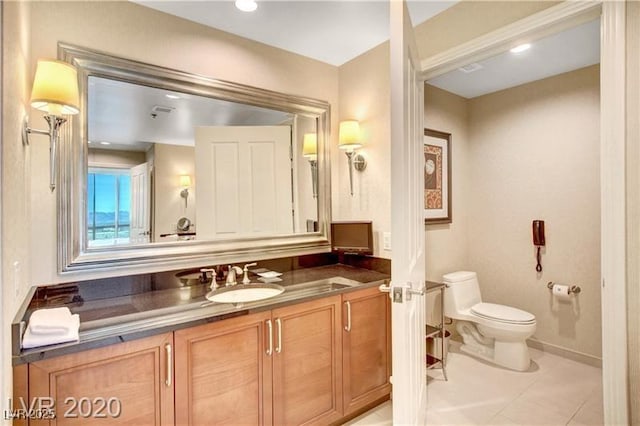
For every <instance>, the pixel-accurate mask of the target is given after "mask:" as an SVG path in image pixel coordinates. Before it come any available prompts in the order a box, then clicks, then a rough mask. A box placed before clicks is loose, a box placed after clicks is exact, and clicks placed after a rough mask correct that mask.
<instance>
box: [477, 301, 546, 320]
mask: <svg viewBox="0 0 640 426" xmlns="http://www.w3.org/2000/svg"><path fill="white" fill-rule="evenodd" d="M470 311H471V314H472V315H474V316H477V317H479V318H483V319H487V320H491V321H496V322H501V323H504V324H521V325H528V324H535V322H536V317H535V316H534V315H533V314H531V313H529V312H526V311H523V310H521V309H516V308H512V307H511V306H505V305H498V304H495V303H484V302H483V303H477V304H475V305H474V306H472V307H471V309H470Z"/></svg>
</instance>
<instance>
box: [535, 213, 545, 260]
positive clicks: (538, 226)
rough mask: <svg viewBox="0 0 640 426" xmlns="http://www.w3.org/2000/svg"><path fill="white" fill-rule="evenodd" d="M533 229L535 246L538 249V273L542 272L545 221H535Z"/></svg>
mask: <svg viewBox="0 0 640 426" xmlns="http://www.w3.org/2000/svg"><path fill="white" fill-rule="evenodd" d="M532 228H533V245H534V246H537V247H538V254H537V256H536V259H537V261H538V264H537V265H536V271H538V272H542V264H541V263H540V262H541V258H540V248H541V247H542V246H544V245H545V242H544V220H534V221H533V224H532Z"/></svg>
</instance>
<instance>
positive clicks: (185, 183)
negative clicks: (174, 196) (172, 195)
mask: <svg viewBox="0 0 640 426" xmlns="http://www.w3.org/2000/svg"><path fill="white" fill-rule="evenodd" d="M180 186H181V187H182V190H181V191H180V196H181V197H182V198H184V208H185V209H186V208H187V200H188V199H189V187H190V186H191V176H189V175H180Z"/></svg>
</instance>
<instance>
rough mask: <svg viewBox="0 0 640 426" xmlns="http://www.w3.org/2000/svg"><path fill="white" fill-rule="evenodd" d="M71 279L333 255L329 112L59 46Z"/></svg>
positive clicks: (63, 206)
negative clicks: (73, 83) (64, 74)
mask: <svg viewBox="0 0 640 426" xmlns="http://www.w3.org/2000/svg"><path fill="white" fill-rule="evenodd" d="M58 56H59V57H60V59H62V60H64V61H67V62H70V63H72V64H73V65H75V67H76V68H77V70H78V79H79V85H80V92H81V113H80V115H79V116H77V117H76V118H74V119H73V125H72V126H69V129H68V130H67V133H66V134H65V135H64V137H63V140H62V142H61V144H60V160H61V165H62V167H61V173H60V174H59V182H58V188H59V191H58V206H59V209H58V212H59V217H58V248H59V269H60V271H61V272H70V271H78V270H99V269H102V268H113V267H127V266H132V265H137V266H145V265H149V266H152V265H160V264H161V265H163V266H168V267H169V266H171V267H182V266H185V267H186V266H195V265H196V264H198V263H201V264H204V263H222V262H233V261H240V260H247V259H260V258H267V257H276V256H278V255H282V256H286V255H292V254H307V253H317V252H321V251H328V250H329V247H330V245H329V232H330V231H329V229H330V227H329V226H328V225H329V223H330V200H329V194H330V173H329V148H328V143H327V142H326V140H327V138H328V134H329V112H330V108H329V104H328V103H327V102H324V101H318V100H314V99H308V98H302V97H298V96H292V95H286V94H282V93H277V92H272V91H268V90H263V89H259V88H255V87H250V86H244V85H240V84H236V83H230V82H225V81H220V80H215V79H211V78H207V77H202V76H197V75H192V74H188V73H184V72H181V71H176V70H172V69H167V68H162V67H158V66H154V65H150V64H144V63H140V62H136V61H132V60H127V59H123V58H118V57H114V56H111V55H108V54H105V53H101V52H96V51H91V50H87V49H83V48H78V47H75V46H70V45H64V44H60V45H59V48H58Z"/></svg>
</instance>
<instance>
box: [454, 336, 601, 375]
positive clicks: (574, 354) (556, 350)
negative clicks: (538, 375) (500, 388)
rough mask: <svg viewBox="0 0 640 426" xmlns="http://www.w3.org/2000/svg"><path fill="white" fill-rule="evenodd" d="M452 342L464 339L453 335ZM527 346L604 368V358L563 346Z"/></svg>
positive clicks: (532, 341) (531, 341)
mask: <svg viewBox="0 0 640 426" xmlns="http://www.w3.org/2000/svg"><path fill="white" fill-rule="evenodd" d="M451 340H452V341H454V342H457V343H459V344H462V339H461V338H460V335H453V333H452V336H451ZM527 346H529V347H530V348H533V349H538V350H539V351H542V352H547V353H550V354H553V355H558V356H560V357H562V358H567V359H570V360H572V361H576V362H580V363H582V364H587V365H590V366H592V367H598V368H602V358H598V357H596V356H593V355H589V354H585V353H583V352H578V351H574V350H571V349H567V348H563V347H562V346H557V345H553V344H551V343H546V342H541V341H540V340H535V339H527Z"/></svg>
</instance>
